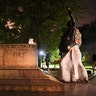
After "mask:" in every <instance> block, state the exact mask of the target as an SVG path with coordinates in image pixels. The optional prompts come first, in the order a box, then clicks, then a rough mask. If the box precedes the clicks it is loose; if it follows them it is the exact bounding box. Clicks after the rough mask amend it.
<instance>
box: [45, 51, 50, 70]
mask: <svg viewBox="0 0 96 96" xmlns="http://www.w3.org/2000/svg"><path fill="white" fill-rule="evenodd" d="M45 62H46V66H47V68H48V71H49V63H50V54H49V51H48V50H46V57H45Z"/></svg>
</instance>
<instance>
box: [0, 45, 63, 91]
mask: <svg viewBox="0 0 96 96" xmlns="http://www.w3.org/2000/svg"><path fill="white" fill-rule="evenodd" d="M37 61H38V56H37V46H36V45H34V44H32V45H30V44H0V90H13V91H19V90H22V91H25V90H26V91H29V90H30V91H44V92H46V91H61V90H62V89H63V88H62V84H61V83H60V82H59V81H57V80H56V79H55V78H54V79H52V78H53V77H52V76H47V75H46V74H44V73H43V72H42V70H41V69H39V67H38V63H37Z"/></svg>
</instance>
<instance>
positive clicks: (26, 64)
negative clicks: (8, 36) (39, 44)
mask: <svg viewBox="0 0 96 96" xmlns="http://www.w3.org/2000/svg"><path fill="white" fill-rule="evenodd" d="M34 66H35V67H36V66H37V52H36V45H30V44H21V45H20V44H12V45H11V44H4V45H3V44H0V69H26V68H28V69H30V68H33V67H34Z"/></svg>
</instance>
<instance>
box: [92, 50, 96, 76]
mask: <svg viewBox="0 0 96 96" xmlns="http://www.w3.org/2000/svg"><path fill="white" fill-rule="evenodd" d="M92 60H93V63H92V70H93V74H94V72H95V67H96V50H95V51H94V53H93V55H92Z"/></svg>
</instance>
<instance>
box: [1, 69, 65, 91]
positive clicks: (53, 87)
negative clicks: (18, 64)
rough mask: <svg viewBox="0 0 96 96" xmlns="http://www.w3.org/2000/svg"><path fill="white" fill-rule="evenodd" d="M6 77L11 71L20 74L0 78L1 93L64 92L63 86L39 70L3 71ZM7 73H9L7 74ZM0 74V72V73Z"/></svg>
mask: <svg viewBox="0 0 96 96" xmlns="http://www.w3.org/2000/svg"><path fill="white" fill-rule="evenodd" d="M3 71H5V73H6V75H5V76H8V74H9V73H10V71H12V72H13V73H15V72H16V71H17V72H16V73H20V75H21V76H20V75H15V74H14V75H12V74H11V75H10V76H9V77H2V78H0V90H1V91H4V90H5V91H32V92H35V91H42V92H47V91H48V92H49V91H64V86H63V84H62V83H61V82H59V81H58V80H57V79H56V78H54V77H52V76H51V75H46V74H44V73H43V72H42V70H41V69H39V68H36V69H18V70H13V69H12V70H3ZM8 72H9V73H8ZM0 74H1V72H0Z"/></svg>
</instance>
